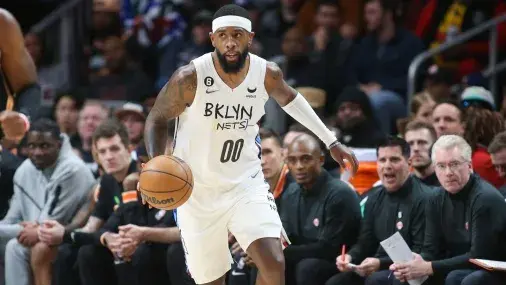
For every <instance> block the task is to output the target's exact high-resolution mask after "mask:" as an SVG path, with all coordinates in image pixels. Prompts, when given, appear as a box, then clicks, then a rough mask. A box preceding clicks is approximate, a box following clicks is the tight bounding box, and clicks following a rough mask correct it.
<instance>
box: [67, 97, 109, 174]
mask: <svg viewBox="0 0 506 285" xmlns="http://www.w3.org/2000/svg"><path fill="white" fill-rule="evenodd" d="M108 115H109V110H108V109H107V108H106V107H105V105H103V104H102V103H100V102H97V101H87V102H86V103H85V104H84V107H83V109H82V110H81V112H79V119H78V121H77V134H78V137H76V136H74V137H73V140H71V141H70V143H71V144H72V147H74V148H75V149H77V150H78V151H79V153H80V156H81V158H82V159H83V161H84V162H85V163H86V164H87V165H88V167H89V168H90V170H91V171H92V172H93V173H94V174H96V175H98V164H97V163H96V162H95V160H94V159H93V155H92V140H91V138H92V136H93V132H94V131H95V130H96V129H97V127H98V126H99V125H100V124H101V123H102V122H103V121H105V120H106V119H107V116H108Z"/></svg>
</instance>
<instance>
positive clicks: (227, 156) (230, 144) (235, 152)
mask: <svg viewBox="0 0 506 285" xmlns="http://www.w3.org/2000/svg"><path fill="white" fill-rule="evenodd" d="M243 146H244V140H243V139H238V140H237V141H235V142H234V141H233V140H226V141H225V143H223V149H222V150H221V157H220V161H221V162H222V163H226V162H229V161H230V160H232V162H236V161H238V160H239V157H241V152H242V148H243Z"/></svg>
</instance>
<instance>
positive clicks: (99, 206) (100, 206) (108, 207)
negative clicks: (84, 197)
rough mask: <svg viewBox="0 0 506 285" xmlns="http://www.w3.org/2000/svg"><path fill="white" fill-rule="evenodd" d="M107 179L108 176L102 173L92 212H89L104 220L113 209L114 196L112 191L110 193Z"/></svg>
mask: <svg viewBox="0 0 506 285" xmlns="http://www.w3.org/2000/svg"><path fill="white" fill-rule="evenodd" d="M108 180H109V177H108V176H107V175H104V176H103V177H102V179H101V180H100V189H99V191H100V192H99V193H98V200H97V202H96V204H95V208H94V209H93V212H92V213H91V215H92V216H93V217H96V218H99V219H101V220H103V221H106V220H107V219H108V218H109V216H110V215H111V214H112V212H113V210H114V209H113V208H114V204H113V203H114V201H113V199H114V198H113V195H112V193H110V192H111V191H112V190H111V189H108V185H109V183H108Z"/></svg>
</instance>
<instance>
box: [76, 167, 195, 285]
mask: <svg viewBox="0 0 506 285" xmlns="http://www.w3.org/2000/svg"><path fill="white" fill-rule="evenodd" d="M132 175H133V176H132ZM137 182H138V173H132V174H130V176H129V177H127V178H125V182H124V183H123V184H124V186H127V187H128V188H125V189H124V190H123V194H124V195H123V196H124V197H127V196H129V197H130V198H129V199H128V200H127V199H125V198H124V200H123V204H121V205H120V206H119V207H118V209H117V210H116V211H114V213H113V214H112V215H111V216H110V217H109V218H108V219H107V222H106V223H105V224H104V225H103V226H102V227H101V228H100V229H99V230H98V231H97V232H96V233H95V234H94V244H90V245H85V246H83V247H82V248H81V249H80V250H79V256H78V265H79V273H80V279H81V284H82V285H99V284H104V285H111V284H132V285H136V284H138V285H141V284H153V285H157V284H160V285H162V284H166V283H167V279H168V277H169V276H167V273H168V272H167V271H166V269H169V271H170V273H173V274H170V273H169V274H170V283H171V284H181V285H183V284H188V283H185V282H187V281H185V280H184V279H183V278H184V275H187V274H186V270H185V268H184V251H183V246H182V244H181V243H180V241H181V237H180V234H179V229H178V228H177V225H176V222H175V220H174V215H173V213H172V211H165V210H159V209H156V208H151V207H149V208H148V206H147V205H142V204H141V202H140V201H141V199H140V193H139V192H138V191H136V190H135V187H136V185H137ZM167 251H168V252H169V253H167ZM167 259H168V260H169V261H170V262H171V263H172V264H175V265H176V266H177V263H179V266H177V267H167V266H166V260H167ZM175 269H179V270H180V271H178V272H174V270H175ZM190 284H191V283H190Z"/></svg>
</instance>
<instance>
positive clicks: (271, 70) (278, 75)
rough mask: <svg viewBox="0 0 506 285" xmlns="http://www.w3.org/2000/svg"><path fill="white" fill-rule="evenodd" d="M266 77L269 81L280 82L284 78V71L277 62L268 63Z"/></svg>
mask: <svg viewBox="0 0 506 285" xmlns="http://www.w3.org/2000/svg"><path fill="white" fill-rule="evenodd" d="M266 77H267V79H268V80H273V81H278V80H280V79H282V78H283V71H282V70H281V68H280V67H279V65H277V64H276V63H275V62H272V61H267V70H266Z"/></svg>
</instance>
